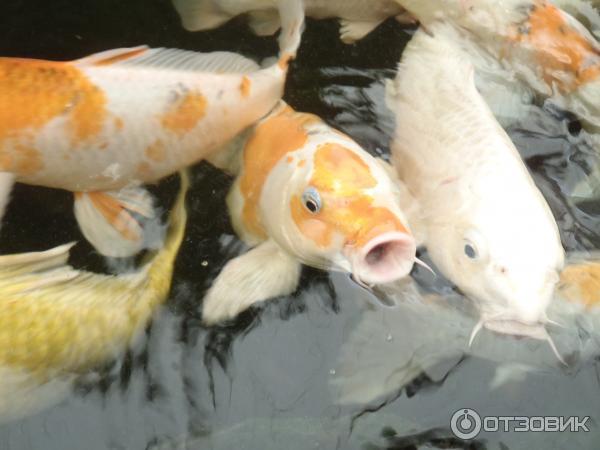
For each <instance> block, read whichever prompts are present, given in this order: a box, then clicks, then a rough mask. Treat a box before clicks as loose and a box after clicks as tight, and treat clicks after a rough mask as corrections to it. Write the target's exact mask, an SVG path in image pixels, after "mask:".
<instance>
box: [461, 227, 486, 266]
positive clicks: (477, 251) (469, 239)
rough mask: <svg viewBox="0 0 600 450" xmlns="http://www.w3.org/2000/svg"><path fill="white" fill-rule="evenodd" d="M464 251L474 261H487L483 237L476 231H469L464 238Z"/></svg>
mask: <svg viewBox="0 0 600 450" xmlns="http://www.w3.org/2000/svg"><path fill="white" fill-rule="evenodd" d="M462 245H463V247H462V251H463V253H464V255H465V256H466V257H467V258H469V259H470V260H472V261H480V260H484V259H487V247H486V242H485V239H484V237H483V235H482V234H481V233H480V232H479V231H477V230H476V229H473V228H472V229H469V230H467V232H466V233H465V234H464V236H463V244H462Z"/></svg>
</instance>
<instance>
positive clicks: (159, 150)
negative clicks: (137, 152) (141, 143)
mask: <svg viewBox="0 0 600 450" xmlns="http://www.w3.org/2000/svg"><path fill="white" fill-rule="evenodd" d="M146 156H147V157H148V159H150V160H151V161H154V162H163V161H164V160H165V158H166V157H167V150H166V149H165V145H164V144H163V143H162V141H161V140H157V141H156V142H154V143H153V144H151V145H149V146H148V147H147V148H146Z"/></svg>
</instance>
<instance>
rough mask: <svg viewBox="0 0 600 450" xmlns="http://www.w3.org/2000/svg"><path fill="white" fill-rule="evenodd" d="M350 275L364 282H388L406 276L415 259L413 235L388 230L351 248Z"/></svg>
mask: <svg viewBox="0 0 600 450" xmlns="http://www.w3.org/2000/svg"><path fill="white" fill-rule="evenodd" d="M352 253H353V255H351V257H350V261H351V264H352V272H353V275H354V276H355V277H356V278H357V279H358V280H360V281H362V282H364V283H367V284H383V283H391V282H392V281H396V280H398V279H400V278H404V277H405V276H407V275H408V274H409V273H410V271H411V270H412V267H413V265H414V263H415V259H416V253H417V245H416V242H415V239H414V238H413V237H412V236H411V235H409V234H407V233H400V232H389V233H384V234H382V235H380V236H377V237H376V238H374V239H371V240H370V241H369V242H367V244H366V245H364V246H363V247H362V248H360V249H358V250H356V249H354V250H352Z"/></svg>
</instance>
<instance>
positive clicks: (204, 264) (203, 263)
mask: <svg viewBox="0 0 600 450" xmlns="http://www.w3.org/2000/svg"><path fill="white" fill-rule="evenodd" d="M200 265H201V266H202V267H206V266H208V261H206V260H205V261H202V262H201V263H200Z"/></svg>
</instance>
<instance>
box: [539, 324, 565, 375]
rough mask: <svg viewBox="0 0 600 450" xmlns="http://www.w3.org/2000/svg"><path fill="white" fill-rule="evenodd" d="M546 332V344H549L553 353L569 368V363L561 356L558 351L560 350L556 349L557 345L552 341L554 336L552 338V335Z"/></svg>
mask: <svg viewBox="0 0 600 450" xmlns="http://www.w3.org/2000/svg"><path fill="white" fill-rule="evenodd" d="M544 331H545V335H546V336H545V340H546V342H548V344H549V345H550V348H551V349H552V352H553V353H554V354H555V355H556V358H557V359H558V360H559V361H560V362H561V363H562V364H563V365H565V366H568V364H567V362H566V361H565V360H564V358H563V357H562V356H561V354H560V353H559V351H558V348H556V344H555V343H554V340H553V339H552V336H550V334H549V333H548V331H546V330H544Z"/></svg>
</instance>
